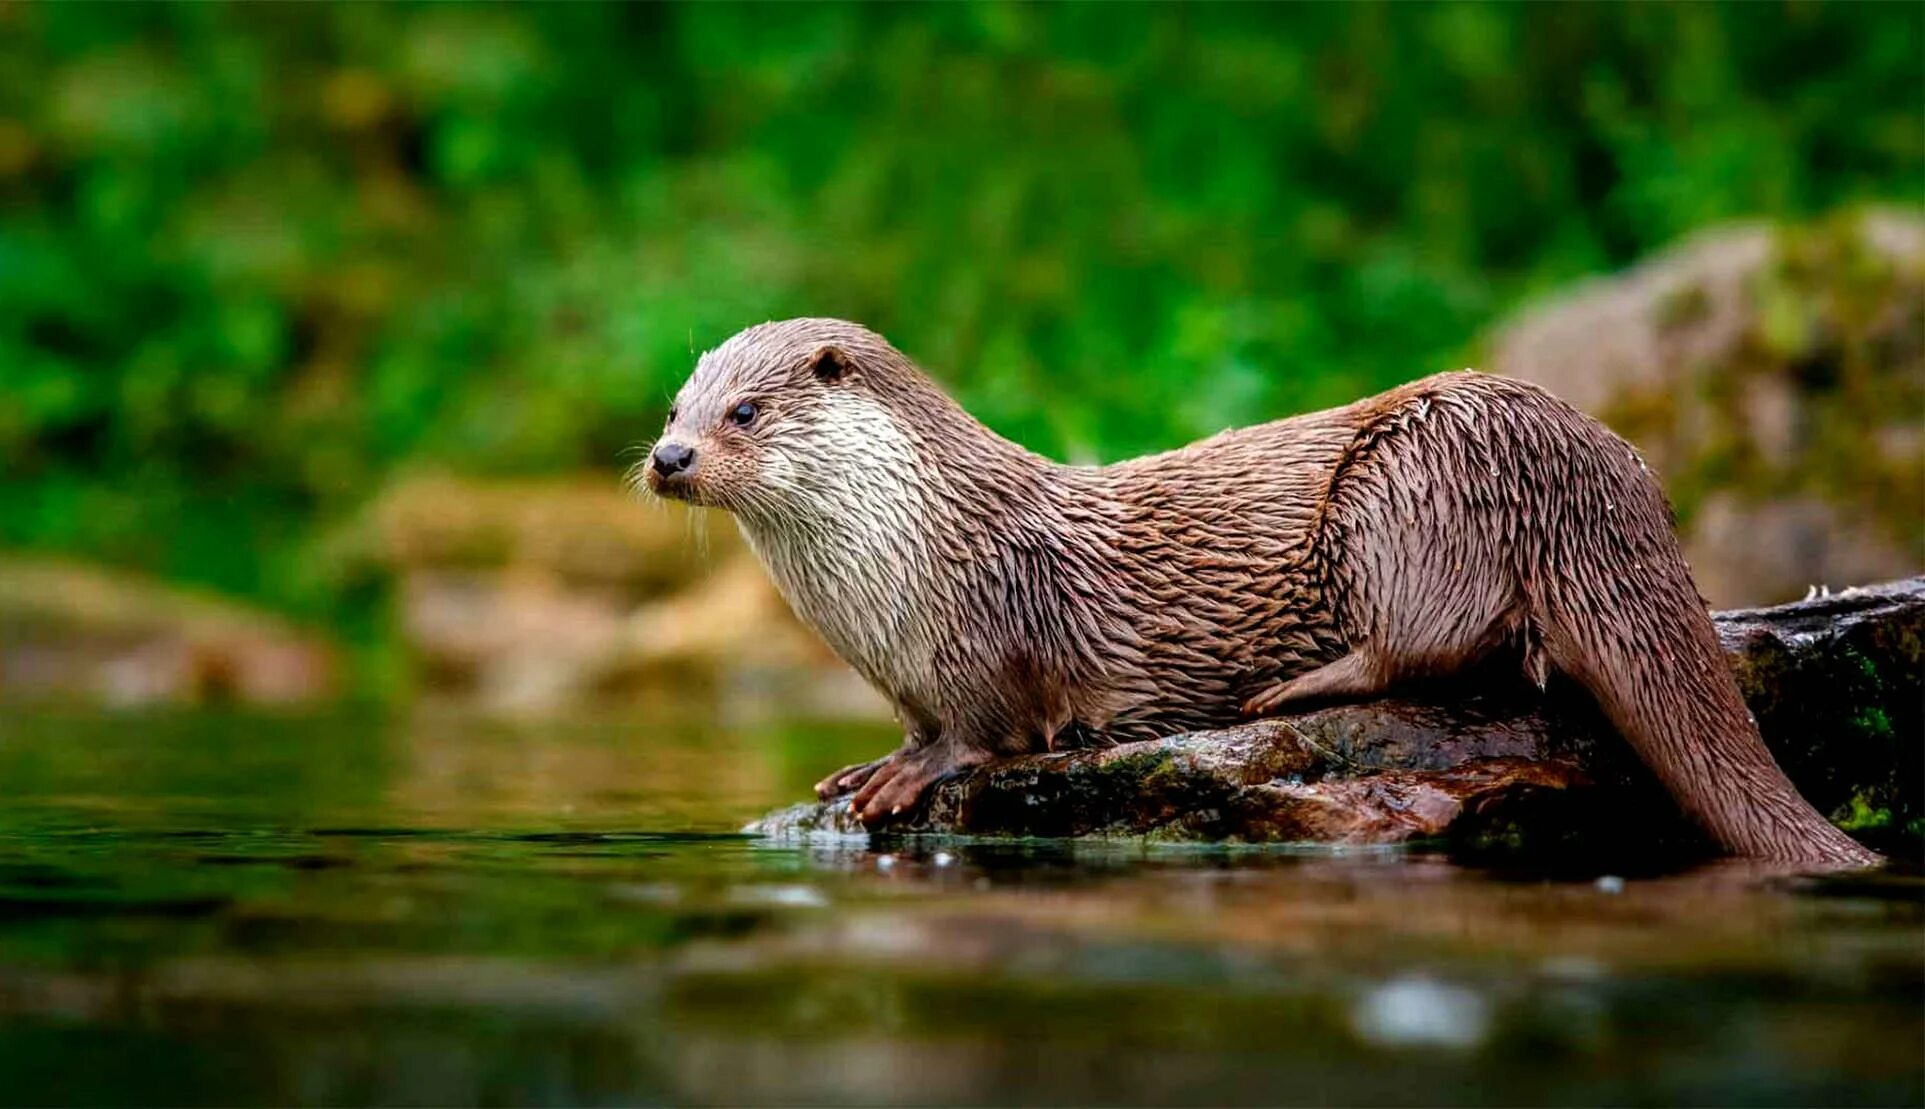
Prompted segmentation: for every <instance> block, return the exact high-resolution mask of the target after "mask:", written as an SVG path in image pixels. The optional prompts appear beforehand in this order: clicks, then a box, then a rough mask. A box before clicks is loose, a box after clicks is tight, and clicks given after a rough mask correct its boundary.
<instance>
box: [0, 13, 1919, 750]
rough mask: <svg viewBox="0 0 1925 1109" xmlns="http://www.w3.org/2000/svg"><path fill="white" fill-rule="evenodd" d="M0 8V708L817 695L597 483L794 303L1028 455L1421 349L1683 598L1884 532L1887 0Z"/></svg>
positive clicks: (738, 565)
mask: <svg viewBox="0 0 1925 1109" xmlns="http://www.w3.org/2000/svg"><path fill="white" fill-rule="evenodd" d="M0 43H4V49H3V50H0V196H4V198H5V203H4V206H3V207H0V452H3V453H0V457H3V458H4V460H5V461H4V471H3V472H0V628H4V630H5V633H6V634H5V638H4V653H0V693H3V694H4V695H6V696H10V697H15V698H34V697H43V696H45V697H54V698H78V699H81V700H85V701H103V702H109V703H115V704H138V703H148V702H155V701H159V702H172V701H199V700H208V699H221V698H238V699H241V700H248V701H286V700H307V699H317V698H318V699H334V698H343V697H347V698H369V699H375V700H391V699H396V698H403V697H410V696H413V695H415V694H421V693H432V694H436V695H445V696H450V697H454V698H457V699H466V700H470V701H473V702H475V703H479V704H483V705H487V706H492V707H497V708H502V709H515V710H528V709H533V710H541V709H546V708H554V707H558V706H579V705H581V704H583V703H586V702H589V701H597V702H599V701H601V700H613V701H617V702H627V701H629V700H632V699H634V698H637V697H643V698H645V697H647V696H649V695H650V694H649V693H648V690H651V689H658V688H659V687H660V685H661V683H662V676H663V675H664V674H667V675H669V676H670V684H671V685H673V686H674V687H675V688H676V689H677V690H684V689H686V688H690V686H689V684H688V683H710V684H711V685H714V684H715V683H720V684H719V686H718V688H721V689H723V690H725V691H735V692H741V691H745V690H750V691H752V690H777V691H780V690H788V692H787V693H786V694H784V696H786V697H787V698H789V703H791V704H793V703H795V698H798V697H804V696H805V695H806V696H807V697H809V698H815V699H818V700H820V701H821V702H822V705H823V707H824V709H825V710H829V711H835V712H845V711H858V712H859V711H867V709H866V708H865V707H864V706H869V707H873V706H872V703H871V702H868V701H867V700H865V697H866V695H865V694H864V693H863V692H862V691H861V690H860V689H859V688H857V687H856V686H855V684H854V683H853V682H852V681H849V680H846V678H844V677H838V675H842V671H841V670H840V668H839V667H837V666H835V664H834V663H833V660H830V659H828V658H826V657H825V656H824V655H823V654H822V653H821V651H820V649H819V648H817V647H815V646H814V644H813V642H812V641H811V640H810V639H809V637H808V636H806V635H804V634H802V633H800V632H799V630H797V629H795V628H794V627H793V625H791V624H789V623H788V622H787V621H786V619H785V617H784V615H783V612H782V609H781V606H780V604H779V602H777V601H776V600H775V599H774V597H773V596H772V594H770V593H769V592H768V590H767V587H766V586H765V585H764V584H763V582H762V579H761V575H760V574H759V572H758V571H757V570H756V569H755V568H754V566H753V565H751V564H749V563H747V562H745V561H743V556H742V553H741V552H740V550H739V549H738V545H737V543H736V542H735V541H734V535H733V528H732V526H730V525H729V524H727V523H726V522H725V521H719V520H718V521H715V522H714V523H712V524H701V523H691V521H690V519H689V517H688V516H687V515H686V514H684V513H683V512H681V511H680V510H679V509H663V508H657V507H651V506H647V505H642V504H639V503H636V502H635V501H634V500H633V499H632V498H630V497H629V496H627V495H626V494H625V493H624V492H623V491H622V489H621V487H620V481H619V477H620V473H621V470H622V468H623V467H624V466H625V465H626V464H627V463H628V462H630V461H632V460H633V459H634V457H635V455H634V454H633V453H632V452H633V451H635V450H636V449H637V447H638V446H639V445H642V444H646V443H647V442H648V441H649V440H650V439H651V438H652V436H653V434H654V432H655V431H656V429H657V428H658V427H659V426H660V421H661V419H662V416H663V412H664V410H665V407H666V403H667V400H668V398H669V397H670V396H671V394H672V392H673V391H674V389H675V388H676V387H677V385H678V384H679V383H680V381H681V380H682V379H683V378H684V376H685V375H686V374H687V373H688V372H689V370H690V368H691V366H692V365H693V362H694V359H695V356H696V354H697V353H698V352H700V351H702V350H704V349H707V348H708V347H710V346H712V345H714V344H716V343H717V342H719V341H720V340H722V339H723V338H725V337H727V336H728V335H729V334H731V333H732V332H734V331H736V330H737V329H739V328H741V327H743V326H746V325H748V324H751V323H755V322H758V321H761V320H764V319H769V318H774V317H782V316H789V315H798V314H810V315H836V316H842V317H847V318H851V319H855V320H859V321H862V322H864V323H867V324H869V325H871V326H873V327H875V328H877V329H879V330H881V331H882V332H884V333H885V334H887V335H888V336H889V337H890V338H892V339H893V340H894V341H895V342H896V343H897V345H899V346H900V347H902V348H903V349H904V350H906V351H908V352H910V353H911V355H912V356H914V357H916V358H917V359H918V360H920V361H921V362H922V363H923V364H924V365H925V366H927V367H929V368H930V369H931V370H932V371H933V372H934V373H936V374H937V375H938V376H939V377H941V378H942V379H943V380H944V381H945V382H947V383H948V384H949V385H950V386H952V387H953V388H954V389H955V390H956V392H957V393H958V394H959V395H960V396H961V398H962V399H963V401H964V402H965V403H966V404H967V405H968V406H969V407H970V408H971V410H972V411H974V412H975V413H977V414H978V415H980V416H981V417H982V418H983V419H984V420H985V421H987V422H988V423H989V424H990V425H991V426H993V427H994V428H996V429H997V430H999V431H1001V432H1003V433H1005V434H1007V435H1009V436H1012V437H1014V438H1017V439H1019V440H1021V441H1022V442H1024V443H1026V444H1028V445H1030V446H1032V447H1035V448H1037V449H1039V450H1042V451H1045V452H1047V453H1050V454H1053V455H1055V456H1057V457H1061V458H1067V459H1073V460H1079V461H1103V460H1112V459H1117V458H1122V457H1125V456H1128V455H1131V454H1135V453H1140V452H1145V451H1150V450H1155V449H1159V448H1166V447H1171V446H1175V445H1178V444H1180V443H1182V442H1183V441H1185V440H1188V439H1190V438H1193V437H1196V436H1199V435H1202V434H1205V433H1208V432H1213V431H1215V430H1218V429H1220V428H1222V427H1224V426H1227V425H1231V424H1240V423H1251V422H1257V421H1261V420H1265V419H1270V418H1274V417H1277V416H1282V415H1285V414H1288V413H1292V412H1296V411H1302V410H1306V409H1310V408H1315V407H1321V406H1326V405H1331V404H1335V403H1340V402H1344V401H1347V400H1350V399H1352V398H1355V397H1357V396H1359V395H1362V394H1366V393H1369V392H1373V391H1376V390H1379V389H1382V388H1385V387H1387V386H1390V385H1393V384H1396V383H1399V382H1402V381H1406V380H1409V379H1412V378H1415V377H1418V376H1422V375H1425V374H1429V373H1432V372H1435V371H1438V370H1443V369H1452V368H1457V367H1459V366H1463V365H1476V366H1478V367H1480V368H1484V369H1489V370H1494V371H1498V372H1503V373H1509V374H1515V375H1519V376H1523V377H1527V378H1531V379H1534V380H1538V381H1541V382H1543V383H1545V384H1548V385H1550V386H1551V387H1552V388H1554V389H1556V390H1557V391H1559V392H1560V393H1562V394H1564V395H1565V396H1567V397H1568V398H1570V399H1571V400H1573V401H1574V402H1576V403H1578V404H1580V405H1581V406H1583V407H1585V408H1587V409H1588V410H1590V411H1592V412H1594V413H1596V414H1598V415H1600V416H1602V417H1604V418H1605V419H1607V420H1608V421H1609V422H1611V423H1612V424H1613V425H1614V426H1616V427H1617V428H1618V429H1619V430H1621V431H1622V432H1624V433H1625V434H1627V435H1629V436H1631V437H1633V438H1634V439H1635V440H1636V441H1637V442H1638V443H1639V444H1640V445H1641V446H1642V447H1643V448H1644V449H1645V450H1646V452H1647V453H1648V454H1649V456H1650V457H1651V459H1652V461H1653V462H1654V464H1655V465H1656V466H1657V467H1658V468H1659V470H1660V471H1661V472H1662V474H1663V475H1664V477H1665V479H1666V480H1667V482H1668V484H1669V487H1670V490H1671V493H1672V496H1673V498H1674V500H1675V501H1676V504H1677V508H1678V511H1679V515H1680V520H1681V524H1682V527H1683V528H1684V530H1685V533H1686V535H1687V537H1688V540H1689V544H1690V547H1691V555H1692V557H1693V561H1694V565H1695V566H1696V567H1697V569H1698V571H1699V574H1700V582H1701V585H1702V586H1703V588H1704V590H1705V592H1706V594H1707V595H1708V596H1709V598H1710V599H1711V601H1712V602H1713V603H1714V604H1716V605H1719V606H1732V605H1739V604H1747V603H1764V602H1774V601H1780V600H1784V599H1787V598H1790V597H1795V596H1799V595H1802V594H1803V593H1804V592H1805V591H1806V589H1807V588H1808V587H1809V586H1811V585H1814V584H1828V585H1830V586H1833V587H1842V586H1845V585H1849V584H1853V583H1856V582H1863V581H1869V580H1874V579H1879V578H1886V577H1892V576H1898V575H1902V574H1905V573H1908V572H1916V571H1917V570H1918V569H1919V568H1920V567H1921V564H1925V523H1921V518H1922V515H1925V454H1922V453H1921V451H1922V449H1925V448H1922V443H1925V427H1922V426H1921V423H1922V418H1925V97H1922V90H1925V80H1922V79H1925V68H1922V63H1921V58H1922V57H1925V10H1921V9H1920V8H1918V7H1917V6H1914V5H1852V4H1816V3H1773V4H1757V5H1743V6H1717V5H1662V6H1660V5H1609V6H1580V5H1510V6H1483V5H1461V4H1451V5H1436V6H1424V7H1394V6H1352V5H1342V6H1327V7H1317V6H1299V5H1292V6H1277V7H1265V6H1255V5H1237V6H1222V7H1180V8H1179V7H1168V8H1161V7H1156V8H1152V7H1132V8H1121V9H1119V8H1110V7H1103V6H1085V5H1064V6H1027V5H1015V4H967V5H943V6H935V7H914V8H905V7H895V6H883V5H863V6H814V5H811V6H789V5H783V6H771V7H733V6H724V5H698V6H689V7H654V6H626V5H624V6H616V5H541V6H525V7H523V6H497V5H489V6H459V5H421V6H397V5H368V4H354V5H325V6H324V5H303V6H283V5H273V6H267V5H259V6H255V5H234V6H230V5H75V4H25V3H11V2H9V3H0ZM797 673H800V674H803V675H805V677H806V680H804V681H801V682H792V681H790V677H789V676H792V675H795V674H797ZM785 682H788V683H789V684H787V685H785V684H784V683H785ZM678 695H679V694H678ZM731 703H733V702H731Z"/></svg>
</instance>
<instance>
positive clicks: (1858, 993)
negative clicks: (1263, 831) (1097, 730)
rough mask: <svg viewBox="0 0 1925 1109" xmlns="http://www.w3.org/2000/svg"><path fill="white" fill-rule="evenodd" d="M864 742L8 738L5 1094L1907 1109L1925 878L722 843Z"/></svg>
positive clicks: (637, 728)
mask: <svg viewBox="0 0 1925 1109" xmlns="http://www.w3.org/2000/svg"><path fill="white" fill-rule="evenodd" d="M888 744H889V736H888V735H886V734H884V733H879V732H876V731H874V730H870V729H854V728H820V727H817V728H808V727H801V726H787V727H785V726H779V725H757V724H746V725H742V726H729V727H723V726H715V725H709V724H700V723H696V722H692V721H688V720H676V719H674V718H672V717H669V716H666V715H664V716H660V717H656V718H649V719H627V720H605V721H590V722H584V723H577V724H570V725H552V724H551V725H540V726H535V725H530V726H527V727H521V728H511V727H506V726H502V725H499V724H496V725H489V724H483V723H478V722H475V721H472V720H466V719H462V718H460V717H456V716H437V715H435V714H432V713H417V714H413V715H410V716H408V717H406V718H402V719H384V718H380V717H353V716H337V717H329V718H319V719H314V718H273V717H258V716H255V717H247V716H232V715H225V716H211V715H175V716H146V715H142V716H121V717H101V716H82V715H58V714H51V715H50V714H39V715H22V714H20V713H19V712H17V711H14V712H11V713H10V714H9V715H8V716H6V717H5V718H4V720H0V794H4V799H5V805H4V808H3V809H0V1099H4V1100H6V1101H8V1102H16V1103H127V1102H136V1103H154V1102H166V1103H203V1102H219V1103H263V1102H264V1103H274V1104H287V1103H304V1104H313V1103H326V1104H339V1103H363V1102H379V1103H404V1104H452V1103H459V1104H469V1103H481V1104H497V1103H522V1102H536V1103H605V1102H621V1103H637V1102H644V1103H646V1102H674V1103H742V1102H775V1103H785V1104H794V1103H820V1102H838V1103H840V1102H871V1103H904V1102H917V1103H943V1104H953V1103H959V1102H961V1103H981V1102H1024V1103H1036V1102H1054V1103H1064V1102H1092V1101H1094V1102H1105V1103H1158V1102H1180V1103H1270V1104H1274V1103H1319V1104H1323V1103H1338V1102H1367V1103H1420V1104H1445V1103H1463V1102H1489V1101H1500V1102H1507V1103H1558V1102H1567V1103H1568V1102H1587V1103H1593V1102H1613V1103H1637V1102H1647V1103H1655V1102H1688V1103H1780V1104H1811V1103H1854V1102H1855V1103H1879V1104H1893V1103H1912V1104H1917V1103H1920V1102H1921V1101H1925V1061H1922V1060H1921V1053H1922V1052H1925V1046H1922V1045H1925V902H1922V898H1925V894H1922V893H1921V885H1920V883H1919V882H1918V881H1917V880H1916V879H1913V878H1906V877H1884V878H1880V879H1877V880H1856V881H1836V882H1827V883H1819V882H1811V881H1786V880H1779V881H1774V882H1765V883H1762V884H1761V883H1760V882H1759V880H1758V879H1757V878H1756V876H1755V875H1749V874H1745V873H1743V872H1741V871H1737V870H1734V869H1732V868H1713V869H1709V870H1701V871H1697V872H1694V873H1688V874H1677V875H1668V876H1660V877H1630V878H1626V879H1623V880H1617V879H1615V878H1614V877H1612V876H1599V875H1578V876H1563V877H1561V878H1560V879H1559V880H1557V881H1547V880H1543V879H1541V878H1534V877H1530V876H1526V875H1517V874H1492V873H1487V872H1479V871H1476V870H1471V869H1466V868H1463V867H1458V866H1455V865H1453V864H1451V863H1450V862H1449V861H1448V860H1446V859H1444V858H1441V857H1438V856H1434V855H1426V854H1423V853H1420V852H1375V851H1353V852H1347V853H1339V852H1332V851H1294V852H1293V851H1285V850H1253V849H1244V850H1200V849H1195V850H1180V849H1168V848H1166V849H1151V848H1145V847H1142V846H1140V845H1130V844H1108V845H1103V844H1080V845H1072V844H1063V843H1030V844H1015V845H1008V844H1006V845H999V846H989V845H969V844H960V843H923V844H900V843H899V844H893V845H888V844H884V845H878V848H877V849H876V850H871V849H869V848H868V847H867V846H866V845H863V844H852V843H839V844H816V845H810V846H781V845H774V844H769V843H766V842H762V841H758V840H755V839H751V838H747V837H743V836H739V835H736V834H733V832H732V831H731V830H732V829H734V828H737V827H739V826H740V825H741V824H742V823H743V822H744V821H745V820H747V819H749V818H750V817H753V816H754V815H757V814H758V813H760V812H761V811H762V810H764V809H766V808H769V807H772V806H774V805H776V804H779V803H783V802H786V801H789V800H793V799H794V798H796V797H799V796H801V795H802V794H803V793H804V792H805V791H806V789H807V787H808V785H809V783H810V782H812V781H813V780H814V779H815V778H816V777H817V776H819V775H820V774H821V773H823V772H824V771H826V770H827V769H829V768H831V767H833V766H836V765H840V764H841V763H844V762H849V761H853V760H855V759H857V758H859V757H866V756H868V755H870V754H873V753H874V752H875V751H877V750H881V749H883V748H885V747H886V746H888Z"/></svg>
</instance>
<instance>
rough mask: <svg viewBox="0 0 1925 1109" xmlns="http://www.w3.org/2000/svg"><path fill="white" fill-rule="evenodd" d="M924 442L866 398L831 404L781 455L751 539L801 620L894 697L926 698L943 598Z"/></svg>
mask: <svg viewBox="0 0 1925 1109" xmlns="http://www.w3.org/2000/svg"><path fill="white" fill-rule="evenodd" d="M927 470H928V467H926V466H922V465H920V464H919V461H918V459H917V457H916V447H915V444H914V443H912V442H911V441H910V440H909V437H908V436H906V435H905V434H903V431H902V428H901V427H900V426H899V425H898V424H897V423H896V421H895V420H894V419H893V418H892V417H891V416H890V414H889V413H888V411H887V410H885V409H884V408H882V407H881V406H880V405H878V404H876V403H875V402H874V401H871V400H869V399H867V398H865V397H861V396H856V395H845V394H839V395H835V396H832V397H829V398H827V399H826V400H825V401H824V403H823V406H822V409H821V410H820V411H819V412H817V413H815V414H814V415H813V416H812V418H811V419H810V421H809V428H808V434H807V435H805V436H797V437H795V441H794V442H793V444H789V443H786V442H785V443H784V444H783V445H782V446H778V447H772V448H771V449H770V451H769V454H768V456H767V457H766V458H765V460H764V470H763V474H762V486H763V492H764V493H766V495H767V497H766V500H767V503H761V500H760V499H758V503H757V504H756V505H755V506H753V507H748V508H745V509H744V510H743V511H742V512H740V513H738V514H737V517H736V519H737V521H738V523H739V524H740V526H741V529H742V533H743V535H744V536H745V537H746V538H747V539H748V541H749V545H750V547H752V548H753V549H754V551H755V553H756V555H757V556H758V557H760V558H761V559H762V562H763V564H764V565H766V566H767V567H768V569H769V575H770V576H771V577H772V578H773V579H774V580H775V584H776V588H777V589H778V590H780V591H781V593H782V597H783V599H784V600H786V601H787V602H788V603H789V607H790V608H792V609H794V610H795V613H796V615H797V616H799V617H801V618H802V620H803V621H804V622H806V623H808V624H810V625H811V626H813V627H814V628H815V629H816V630H817V631H818V632H819V633H820V634H821V635H822V637H823V639H824V640H826V641H827V642H828V644H829V646H830V647H831V648H833V649H834V650H835V652H836V653H837V654H839V655H841V656H842V657H843V658H844V659H846V660H847V661H848V662H849V663H850V665H852V666H854V667H855V668H856V670H857V672H859V673H861V674H862V675H863V676H864V677H865V678H867V679H868V680H869V681H870V682H871V683H873V684H875V685H877V686H879V687H880V688H882V689H885V690H894V691H903V692H922V691H921V690H919V689H918V688H917V687H918V686H920V685H922V684H923V683H925V682H926V681H928V675H929V673H930V667H929V661H930V657H931V655H932V653H933V650H934V644H935V641H936V640H935V632H936V626H937V625H936V623H935V622H936V621H937V620H939V619H940V617H939V615H938V614H937V613H935V612H932V611H931V610H930V608H931V602H932V600H934V599H935V598H937V597H939V596H940V595H941V590H940V589H939V588H937V586H936V583H933V582H932V581H931V580H930V574H929V572H928V569H929V566H930V558H931V557H932V553H933V552H931V551H929V550H927V549H925V548H926V546H927V543H926V537H927V535H928V533H929V532H928V520H929V519H930V516H931V514H932V513H933V512H934V511H936V506H935V505H934V504H933V503H932V500H931V498H930V497H928V496H927V495H926V493H925V490H924V489H923V488H922V487H921V486H920V485H919V484H918V482H917V480H916V478H917V475H919V474H921V473H925V472H927Z"/></svg>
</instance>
